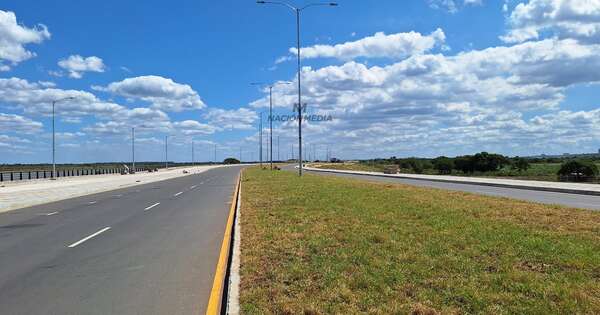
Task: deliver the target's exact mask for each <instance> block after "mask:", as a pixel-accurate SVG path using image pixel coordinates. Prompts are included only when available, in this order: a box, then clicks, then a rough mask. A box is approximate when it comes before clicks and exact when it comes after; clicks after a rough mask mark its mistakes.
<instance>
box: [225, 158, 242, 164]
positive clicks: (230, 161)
mask: <svg viewBox="0 0 600 315" xmlns="http://www.w3.org/2000/svg"><path fill="white" fill-rule="evenodd" d="M223 164H240V160H238V159H236V158H226V159H225V160H223Z"/></svg>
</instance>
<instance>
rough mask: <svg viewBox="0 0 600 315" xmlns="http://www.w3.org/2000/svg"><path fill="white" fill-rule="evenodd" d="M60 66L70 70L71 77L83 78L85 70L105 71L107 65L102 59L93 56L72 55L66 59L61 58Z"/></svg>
mask: <svg viewBox="0 0 600 315" xmlns="http://www.w3.org/2000/svg"><path fill="white" fill-rule="evenodd" d="M58 66H59V67H61V68H63V69H65V70H66V71H68V72H69V77H71V78H73V79H81V77H82V76H83V73H84V72H104V70H105V69H106V66H105V65H104V62H103V61H102V59H100V58H98V57H96V56H91V57H85V58H84V57H82V56H80V55H71V56H69V57H68V58H66V59H61V60H60V61H59V62H58Z"/></svg>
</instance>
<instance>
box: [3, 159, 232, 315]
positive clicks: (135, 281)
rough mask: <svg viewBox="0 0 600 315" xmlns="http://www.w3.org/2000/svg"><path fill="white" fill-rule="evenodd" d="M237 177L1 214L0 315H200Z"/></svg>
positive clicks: (228, 173)
mask: <svg viewBox="0 0 600 315" xmlns="http://www.w3.org/2000/svg"><path fill="white" fill-rule="evenodd" d="M240 169H241V167H238V166H236V167H226V168H217V169H213V170H208V171H206V172H203V173H200V174H194V175H190V176H184V177H179V178H175V179H171V180H166V181H161V182H155V183H151V184H146V185H140V186H135V187H130V188H125V189H120V190H113V191H109V192H104V193H99V194H94V195H88V196H84V197H79V198H73V199H68V200H64V201H59V202H54V203H50V204H45V205H40V206H35V207H29V208H23V209H19V210H14V211H10V212H7V213H3V214H0V257H1V258H0V313H2V314H193V313H202V312H204V310H205V309H206V304H207V302H208V297H209V294H210V290H211V288H212V282H213V278H214V272H215V267H216V264H217V260H218V256H219V250H220V247H221V243H222V241H223V233H224V228H225V223H226V221H227V216H228V214H229V203H230V202H231V197H232V194H233V190H234V188H235V184H236V182H235V181H236V178H237V176H238V174H239V172H240Z"/></svg>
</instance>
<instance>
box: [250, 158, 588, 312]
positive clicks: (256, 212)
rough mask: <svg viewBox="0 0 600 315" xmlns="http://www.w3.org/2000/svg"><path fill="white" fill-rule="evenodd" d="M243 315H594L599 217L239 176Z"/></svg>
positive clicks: (467, 198) (323, 181) (406, 191)
mask: <svg viewBox="0 0 600 315" xmlns="http://www.w3.org/2000/svg"><path fill="white" fill-rule="evenodd" d="M242 185H243V194H242V216H241V224H242V257H241V292H240V294H241V296H240V303H241V310H242V313H243V314H358V313H361V314H365V313H367V314H406V313H413V314H436V313H443V314H452V313H454V314H465V313H469V314H598V313H600V213H598V212H592V211H585V210H579V209H569V208H563V207H558V206H556V207H555V206H545V205H540V204H535V203H528V202H522V201H516V200H510V199H505V198H493V197H485V196H479V195H474V194H469V193H462V192H450V191H443V190H436V189H428V188H420V187H412V186H405V185H396V184H384V183H373V182H365V181H358V180H352V179H345V178H337V177H327V176H320V175H312V174H306V175H305V176H304V177H303V178H302V179H299V178H298V177H297V176H296V175H295V174H294V173H293V172H285V171H280V172H270V171H267V170H260V169H259V168H250V169H247V170H246V171H244V175H243V183H242Z"/></svg>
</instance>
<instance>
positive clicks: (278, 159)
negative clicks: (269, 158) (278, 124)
mask: <svg viewBox="0 0 600 315" xmlns="http://www.w3.org/2000/svg"><path fill="white" fill-rule="evenodd" d="M277 161H281V159H280V158H279V135H277Z"/></svg>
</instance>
